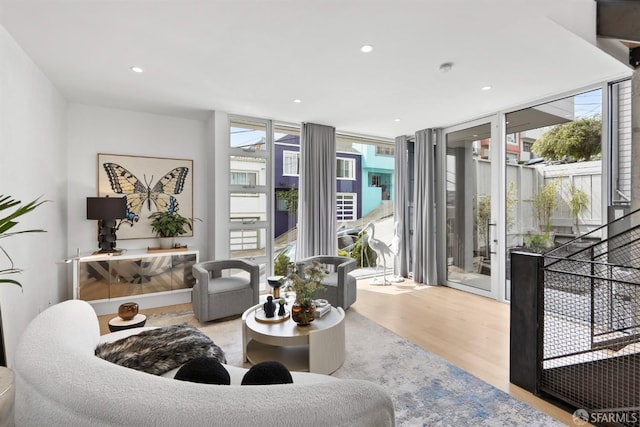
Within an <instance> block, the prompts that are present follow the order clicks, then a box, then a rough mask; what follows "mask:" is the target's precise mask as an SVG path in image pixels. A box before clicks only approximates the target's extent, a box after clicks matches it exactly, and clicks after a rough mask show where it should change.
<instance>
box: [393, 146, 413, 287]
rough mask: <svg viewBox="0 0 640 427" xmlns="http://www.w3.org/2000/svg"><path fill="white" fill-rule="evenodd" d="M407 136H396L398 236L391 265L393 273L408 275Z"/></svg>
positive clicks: (395, 176) (394, 183)
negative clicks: (395, 252) (396, 247)
mask: <svg viewBox="0 0 640 427" xmlns="http://www.w3.org/2000/svg"><path fill="white" fill-rule="evenodd" d="M407 144H408V138H407V137H406V136H405V135H403V136H399V137H397V138H396V146H395V171H394V172H395V173H394V175H393V188H394V200H393V217H394V220H395V223H396V230H395V231H396V233H397V236H398V237H399V238H400V241H399V242H398V243H399V247H398V249H397V250H398V254H397V255H396V257H395V261H394V265H393V274H394V275H396V276H402V277H408V276H409V242H410V241H411V240H410V239H409V230H410V229H411V227H410V226H409V225H410V224H409V156H408V153H407Z"/></svg>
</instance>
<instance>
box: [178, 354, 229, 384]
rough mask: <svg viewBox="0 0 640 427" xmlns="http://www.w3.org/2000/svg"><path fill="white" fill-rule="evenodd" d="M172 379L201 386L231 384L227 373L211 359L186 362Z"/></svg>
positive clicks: (196, 359)
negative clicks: (200, 384)
mask: <svg viewBox="0 0 640 427" xmlns="http://www.w3.org/2000/svg"><path fill="white" fill-rule="evenodd" d="M174 378H175V379H176V380H180V381H191V382H194V383H202V384H221V385H229V384H231V377H230V376H229V372H227V370H226V369H225V367H224V366H222V364H221V363H220V362H218V360H216V359H215V358H213V357H197V358H195V359H192V360H190V361H188V362H187V363H185V364H184V365H182V366H181V367H180V369H178V372H176V375H175V376H174Z"/></svg>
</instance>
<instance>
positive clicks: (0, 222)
mask: <svg viewBox="0 0 640 427" xmlns="http://www.w3.org/2000/svg"><path fill="white" fill-rule="evenodd" d="M39 200H40V198H38V199H36V200H33V201H32V202H29V203H27V204H25V205H22V206H19V207H18V208H17V209H16V210H14V211H13V213H10V214H8V215H7V216H5V217H2V218H0V239H4V238H7V237H11V236H14V235H16V234H22V233H42V232H44V230H22V231H13V232H9V230H11V229H12V228H13V227H15V226H16V225H17V224H18V222H17V221H16V219H17V218H19V217H21V216H22V215H24V214H26V213H29V212H31V211H32V210H34V209H35V208H37V207H38V206H40V205H41V204H43V203H44V202H45V201H39ZM20 203H21V202H20V200H15V199H13V198H12V197H11V196H7V195H4V194H0V212H2V211H5V210H7V209H11V208H13V207H15V206H18V205H19V204H20ZM0 251H1V252H2V253H3V254H4V256H5V257H6V258H7V259H8V260H9V263H10V267H9V268H3V269H0V275H3V274H15V273H20V272H21V271H22V270H20V269H19V268H16V267H15V266H14V265H13V260H12V259H11V257H10V256H9V254H8V253H7V251H5V250H4V248H3V247H2V246H0ZM0 283H11V284H14V285H18V286H20V287H22V285H21V284H20V282H18V281H17V280H13V279H1V278H0Z"/></svg>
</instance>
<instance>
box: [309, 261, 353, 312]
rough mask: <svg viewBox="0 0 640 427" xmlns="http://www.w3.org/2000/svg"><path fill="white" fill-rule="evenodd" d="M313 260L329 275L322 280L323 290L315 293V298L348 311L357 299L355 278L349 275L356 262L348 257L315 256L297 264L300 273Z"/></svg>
mask: <svg viewBox="0 0 640 427" xmlns="http://www.w3.org/2000/svg"><path fill="white" fill-rule="evenodd" d="M314 260H315V261H318V262H319V263H321V264H324V265H325V266H326V267H327V269H328V270H329V274H328V275H327V276H326V277H325V278H324V279H323V280H322V285H323V286H324V288H325V289H324V290H321V291H318V292H316V294H315V298H322V299H326V300H327V301H329V304H331V305H332V306H334V307H342V308H343V309H345V310H346V309H348V308H349V306H350V305H351V304H353V303H354V302H356V297H357V287H356V278H355V277H353V276H352V275H350V274H349V272H350V271H353V270H354V269H355V268H356V260H355V259H353V258H349V257H341V256H329V255H316V256H312V257H309V258H305V259H303V260H300V261H298V262H297V264H298V269H299V270H300V272H301V273H303V272H304V268H305V267H306V266H307V265H309V264H311V263H312V262H313V261H314Z"/></svg>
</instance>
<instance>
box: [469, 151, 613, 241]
mask: <svg viewBox="0 0 640 427" xmlns="http://www.w3.org/2000/svg"><path fill="white" fill-rule="evenodd" d="M476 162H477V163H476V168H477V169H476V170H477V171H478V175H477V177H478V179H477V187H476V188H477V192H478V195H489V194H491V188H490V186H491V180H490V179H483V178H482V177H489V176H490V169H491V162H489V161H487V160H482V159H477V160H476ZM601 170H602V167H601V162H600V161H590V162H577V163H566V164H558V165H534V166H525V165H517V164H507V167H506V178H507V179H506V182H507V189H508V188H509V182H513V183H514V184H513V185H514V190H515V194H514V197H515V203H514V204H513V207H512V209H511V212H510V213H509V216H511V217H512V218H513V221H512V226H511V228H510V229H509V230H507V247H513V246H519V245H522V244H523V241H524V237H525V236H527V235H528V234H529V233H530V232H533V231H538V230H540V228H541V227H540V226H539V224H538V223H537V220H536V217H535V213H534V208H533V198H534V195H535V194H536V193H537V192H538V191H539V189H540V188H541V187H542V185H543V184H545V183H547V182H549V181H552V180H558V181H559V183H560V185H559V186H558V189H559V190H558V193H557V195H556V197H557V200H558V207H557V208H556V209H555V211H554V212H553V214H552V215H551V227H552V230H553V231H555V232H556V234H560V235H562V234H566V235H572V234H574V233H575V232H576V230H575V228H576V227H575V219H574V218H572V216H571V213H570V210H569V200H570V198H571V196H570V193H569V191H570V190H569V189H570V188H571V185H572V184H573V185H574V186H575V187H576V188H578V189H580V190H582V191H584V192H585V193H586V194H587V197H588V207H587V209H586V210H585V211H584V212H582V213H581V214H580V216H579V218H578V227H579V231H580V234H584V233H587V232H589V231H591V230H593V229H594V228H597V227H599V226H600V225H602V220H603V215H602V190H603V189H602V172H601ZM507 189H505V192H504V194H506V193H507Z"/></svg>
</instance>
